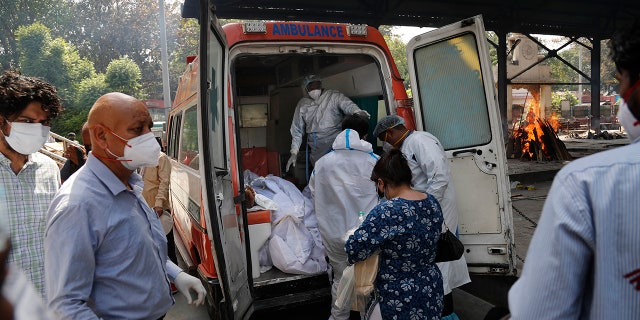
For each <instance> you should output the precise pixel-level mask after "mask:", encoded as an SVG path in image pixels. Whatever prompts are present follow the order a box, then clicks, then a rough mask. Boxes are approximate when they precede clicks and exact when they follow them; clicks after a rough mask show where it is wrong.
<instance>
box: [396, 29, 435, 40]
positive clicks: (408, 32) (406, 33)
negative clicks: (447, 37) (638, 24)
mask: <svg viewBox="0 0 640 320" xmlns="http://www.w3.org/2000/svg"><path fill="white" fill-rule="evenodd" d="M430 30H433V28H426V27H422V28H420V27H405V26H395V27H393V32H394V33H395V34H397V35H399V36H400V38H401V39H402V42H404V43H407V42H409V40H411V38H413V37H415V36H417V35H419V34H422V33H425V32H427V31H430Z"/></svg>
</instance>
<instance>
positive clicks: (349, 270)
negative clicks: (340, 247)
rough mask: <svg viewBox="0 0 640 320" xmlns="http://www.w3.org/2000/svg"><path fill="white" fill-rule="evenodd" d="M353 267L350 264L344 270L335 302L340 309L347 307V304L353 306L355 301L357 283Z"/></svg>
mask: <svg viewBox="0 0 640 320" xmlns="http://www.w3.org/2000/svg"><path fill="white" fill-rule="evenodd" d="M353 269H354V267H353V265H350V266H347V267H346V268H344V270H343V271H342V279H340V284H339V285H338V290H337V292H336V302H335V304H336V307H338V308H340V309H345V308H346V307H347V306H351V304H352V301H353V297H354V293H355V291H354V289H355V283H356V278H355V275H354V271H353Z"/></svg>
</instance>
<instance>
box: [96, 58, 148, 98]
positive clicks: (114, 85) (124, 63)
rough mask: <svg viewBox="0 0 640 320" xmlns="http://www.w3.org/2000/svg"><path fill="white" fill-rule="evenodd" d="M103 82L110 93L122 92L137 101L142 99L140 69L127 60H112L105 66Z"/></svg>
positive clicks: (133, 62)
mask: <svg viewBox="0 0 640 320" xmlns="http://www.w3.org/2000/svg"><path fill="white" fill-rule="evenodd" d="M105 75H106V77H105V82H106V83H107V86H108V87H109V89H110V90H111V91H117V92H122V93H125V94H128V95H130V96H133V97H136V98H138V99H144V98H143V97H142V91H141V90H140V89H141V85H140V79H141V72H140V67H138V65H137V64H136V63H135V61H133V60H131V59H129V58H120V59H118V60H113V61H111V62H110V63H109V65H108V66H107V72H106V74H105Z"/></svg>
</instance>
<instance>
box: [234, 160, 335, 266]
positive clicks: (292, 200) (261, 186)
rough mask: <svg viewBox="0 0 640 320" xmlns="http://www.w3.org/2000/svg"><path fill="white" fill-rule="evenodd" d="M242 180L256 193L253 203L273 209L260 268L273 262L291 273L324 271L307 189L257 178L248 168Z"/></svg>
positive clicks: (320, 247) (282, 181)
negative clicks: (269, 234)
mask: <svg viewBox="0 0 640 320" xmlns="http://www.w3.org/2000/svg"><path fill="white" fill-rule="evenodd" d="M244 179H245V184H248V185H251V187H253V189H254V190H255V192H256V204H257V205H262V206H263V207H264V208H265V209H270V210H272V211H271V228H272V229H271V237H270V238H269V240H268V241H267V243H266V244H265V245H264V246H263V247H262V249H261V250H260V269H261V270H260V271H261V272H264V271H266V270H268V269H270V268H271V265H273V266H275V267H276V268H278V269H280V270H281V271H283V272H286V273H292V274H305V275H313V274H319V273H323V272H326V270H327V262H326V260H325V249H324V246H323V245H322V239H321V238H320V232H319V231H318V221H317V220H316V216H315V213H314V210H313V203H312V202H311V198H310V195H309V191H308V188H306V189H305V190H304V191H303V192H300V190H298V188H297V187H296V186H295V185H294V184H293V183H291V182H289V181H287V180H284V179H282V178H280V177H276V176H273V175H268V176H266V177H260V176H258V175H256V174H255V173H253V172H251V171H248V170H245V172H244ZM263 197H266V198H267V199H270V200H271V201H272V202H269V201H268V200H267V199H264V198H263ZM274 204H275V205H274Z"/></svg>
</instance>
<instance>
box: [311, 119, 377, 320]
mask: <svg viewBox="0 0 640 320" xmlns="http://www.w3.org/2000/svg"><path fill="white" fill-rule="evenodd" d="M342 128H343V129H344V130H343V131H342V132H340V133H339V134H338V136H337V137H336V139H335V141H334V142H333V145H332V147H333V148H332V149H331V151H330V152H329V153H327V154H326V155H324V156H323V157H322V158H320V159H319V160H318V161H317V162H316V166H315V169H314V170H313V172H312V173H311V178H310V180H309V190H310V191H311V198H312V201H313V206H314V209H315V213H316V217H317V219H318V229H319V231H320V236H321V237H322V242H323V243H324V246H325V249H326V252H327V256H328V257H329V264H330V265H331V268H332V270H333V285H332V287H331V298H332V299H331V300H332V304H331V317H332V319H334V320H339V319H349V314H350V308H345V309H339V308H338V307H336V306H335V303H334V302H335V300H336V293H337V289H338V285H339V284H340V279H341V278H342V271H343V270H344V268H345V267H346V266H347V253H346V252H345V251H344V243H345V240H346V239H345V234H346V233H347V231H348V230H350V229H352V228H354V227H357V226H358V224H359V220H358V218H359V213H360V211H363V212H364V213H368V212H369V210H371V209H373V207H374V206H375V205H376V204H377V203H378V194H377V192H376V186H375V183H374V182H373V181H371V179H369V177H370V176H371V171H372V170H373V166H374V165H375V164H376V162H377V161H378V156H377V155H375V154H374V153H373V147H372V146H371V144H370V143H369V142H367V141H365V140H364V138H365V136H366V134H367V131H368V130H369V123H368V121H367V119H366V118H365V117H362V116H359V115H351V116H347V117H346V118H345V119H344V120H343V122H342ZM356 130H357V131H356Z"/></svg>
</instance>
